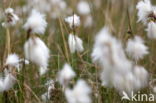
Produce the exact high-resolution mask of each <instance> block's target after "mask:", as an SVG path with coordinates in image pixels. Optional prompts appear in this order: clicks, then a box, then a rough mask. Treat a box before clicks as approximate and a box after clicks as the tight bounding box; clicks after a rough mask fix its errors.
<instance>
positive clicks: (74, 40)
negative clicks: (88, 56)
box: [68, 34, 84, 53]
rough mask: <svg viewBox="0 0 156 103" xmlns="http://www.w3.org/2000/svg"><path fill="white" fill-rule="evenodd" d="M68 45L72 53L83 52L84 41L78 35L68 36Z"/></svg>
mask: <svg viewBox="0 0 156 103" xmlns="http://www.w3.org/2000/svg"><path fill="white" fill-rule="evenodd" d="M68 45H69V49H70V52H71V53H75V51H77V52H82V51H83V50H84V48H83V41H82V40H81V39H80V38H79V37H78V36H76V35H73V34H69V36H68Z"/></svg>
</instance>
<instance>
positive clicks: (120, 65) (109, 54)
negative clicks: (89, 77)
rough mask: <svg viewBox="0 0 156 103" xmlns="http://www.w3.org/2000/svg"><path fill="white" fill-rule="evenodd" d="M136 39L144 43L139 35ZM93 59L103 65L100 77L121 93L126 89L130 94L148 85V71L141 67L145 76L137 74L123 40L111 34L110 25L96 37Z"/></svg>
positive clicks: (106, 84) (105, 84) (107, 84)
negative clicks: (125, 50)
mask: <svg viewBox="0 0 156 103" xmlns="http://www.w3.org/2000/svg"><path fill="white" fill-rule="evenodd" d="M136 40H137V42H139V43H143V40H142V39H140V38H138V37H136ZM139 46H140V45H139ZM132 47H134V45H133V46H132ZM92 60H93V62H94V63H97V64H99V66H100V67H101V73H100V79H101V81H102V85H104V86H106V87H114V88H116V89H117V90H118V91H119V93H122V92H123V91H125V92H126V93H127V94H130V93H131V92H132V91H137V90H139V89H141V88H143V87H145V86H146V83H147V80H148V79H147V78H148V77H147V76H146V75H147V74H148V73H147V72H145V71H146V70H145V69H140V72H139V73H141V72H142V73H143V74H144V75H145V78H142V79H139V78H140V77H138V75H139V73H138V74H136V72H135V70H134V66H133V63H132V61H130V60H128V58H127V57H126V55H125V52H124V49H123V47H122V44H121V42H120V41H119V40H117V39H116V38H115V37H113V36H112V35H111V33H110V32H109V28H108V27H104V28H103V29H102V30H101V31H100V32H99V33H98V34H97V36H96V38H95V44H94V48H93V52H92ZM137 70H138V69H137ZM142 82H146V83H142ZM140 85H142V86H140Z"/></svg>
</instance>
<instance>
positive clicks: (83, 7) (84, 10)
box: [77, 0, 90, 15]
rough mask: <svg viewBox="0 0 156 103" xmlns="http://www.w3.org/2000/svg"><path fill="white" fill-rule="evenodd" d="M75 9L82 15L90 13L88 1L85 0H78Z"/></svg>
mask: <svg viewBox="0 0 156 103" xmlns="http://www.w3.org/2000/svg"><path fill="white" fill-rule="evenodd" d="M77 10H78V12H79V13H80V14H82V15H88V14H89V13H90V7H89V3H88V2H87V1H84V0H83V1H80V2H79V3H78V5H77Z"/></svg>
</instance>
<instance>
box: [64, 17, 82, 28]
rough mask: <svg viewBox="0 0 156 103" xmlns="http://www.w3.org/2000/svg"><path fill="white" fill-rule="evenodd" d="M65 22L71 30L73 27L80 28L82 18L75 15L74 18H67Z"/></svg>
mask: <svg viewBox="0 0 156 103" xmlns="http://www.w3.org/2000/svg"><path fill="white" fill-rule="evenodd" d="M65 22H67V23H68V24H69V26H70V28H71V29H72V28H73V27H78V26H80V17H79V16H77V15H76V14H74V15H72V16H69V17H67V18H65Z"/></svg>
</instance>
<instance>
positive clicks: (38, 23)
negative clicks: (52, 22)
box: [24, 9, 47, 34]
mask: <svg viewBox="0 0 156 103" xmlns="http://www.w3.org/2000/svg"><path fill="white" fill-rule="evenodd" d="M46 27H47V22H46V20H45V15H43V14H41V13H40V12H38V11H37V10H35V9H33V10H32V11H31V14H30V16H29V18H28V19H27V22H26V23H25V24H24V29H25V30H26V31H29V32H31V33H37V34H44V32H45V29H46Z"/></svg>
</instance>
